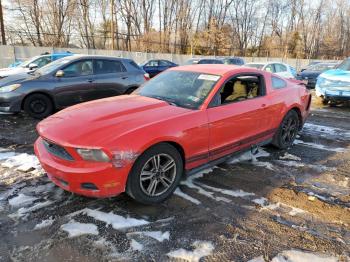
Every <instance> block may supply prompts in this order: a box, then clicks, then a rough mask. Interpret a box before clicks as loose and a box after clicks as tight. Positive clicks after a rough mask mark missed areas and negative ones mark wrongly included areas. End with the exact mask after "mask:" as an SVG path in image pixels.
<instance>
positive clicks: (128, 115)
mask: <svg viewBox="0 0 350 262" xmlns="http://www.w3.org/2000/svg"><path fill="white" fill-rule="evenodd" d="M190 111H192V110H190V109H185V108H181V107H176V106H172V105H169V104H168V103H167V102H164V101H161V100H157V99H153V98H149V97H143V96H139V95H123V96H118V97H112V98H106V99H100V100H95V101H92V102H87V103H82V104H78V105H75V106H72V107H69V108H67V109H65V110H62V111H60V112H58V113H56V114H55V115H52V116H50V117H48V118H46V119H45V120H43V121H41V122H40V123H39V124H38V126H37V130H38V132H39V134H40V135H41V136H42V137H44V138H46V139H48V140H51V141H52V142H55V143H58V144H60V145H64V146H70V147H79V146H87V147H104V146H107V147H108V145H109V144H110V143H111V142H112V141H114V140H115V139H117V138H118V137H121V136H123V135H125V134H127V133H128V132H132V131H133V130H136V129H139V128H142V127H145V126H148V125H152V124H154V123H158V122H161V121H165V120H168V119H171V118H173V117H175V116H177V115H179V114H185V113H188V112H190Z"/></svg>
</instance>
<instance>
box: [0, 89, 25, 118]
mask: <svg viewBox="0 0 350 262" xmlns="http://www.w3.org/2000/svg"><path fill="white" fill-rule="evenodd" d="M22 100H23V95H22V94H18V93H16V92H6V93H0V111H1V112H13V113H17V112H20V111H21V107H22Z"/></svg>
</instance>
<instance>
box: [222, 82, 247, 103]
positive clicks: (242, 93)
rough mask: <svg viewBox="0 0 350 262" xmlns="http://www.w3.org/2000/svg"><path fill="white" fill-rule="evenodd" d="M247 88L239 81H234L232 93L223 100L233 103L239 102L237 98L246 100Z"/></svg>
mask: <svg viewBox="0 0 350 262" xmlns="http://www.w3.org/2000/svg"><path fill="white" fill-rule="evenodd" d="M247 96H248V94H247V88H246V86H245V85H244V84H242V82H241V81H236V82H235V84H234V85H233V92H232V95H230V96H228V97H227V98H226V99H225V100H226V101H235V100H240V99H238V98H242V99H245V98H247Z"/></svg>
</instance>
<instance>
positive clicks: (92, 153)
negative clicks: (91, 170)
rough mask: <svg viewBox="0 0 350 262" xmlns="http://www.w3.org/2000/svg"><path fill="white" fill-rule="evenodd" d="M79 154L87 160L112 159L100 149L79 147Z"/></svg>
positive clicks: (103, 160) (106, 160)
mask: <svg viewBox="0 0 350 262" xmlns="http://www.w3.org/2000/svg"><path fill="white" fill-rule="evenodd" d="M77 152H78V154H79V155H80V156H81V158H82V159H84V160H86V161H96V162H109V161H110V160H111V159H110V158H109V157H108V156H107V154H106V153H105V152H103V151H102V150H100V149H83V148H78V149H77Z"/></svg>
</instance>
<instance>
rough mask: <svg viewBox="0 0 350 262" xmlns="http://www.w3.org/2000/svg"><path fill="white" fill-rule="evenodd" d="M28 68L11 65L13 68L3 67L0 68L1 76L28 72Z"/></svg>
mask: <svg viewBox="0 0 350 262" xmlns="http://www.w3.org/2000/svg"><path fill="white" fill-rule="evenodd" d="M27 71H28V69H26V68H23V67H11V68H2V69H0V77H6V76H10V75H15V74H20V73H24V72H27Z"/></svg>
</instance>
